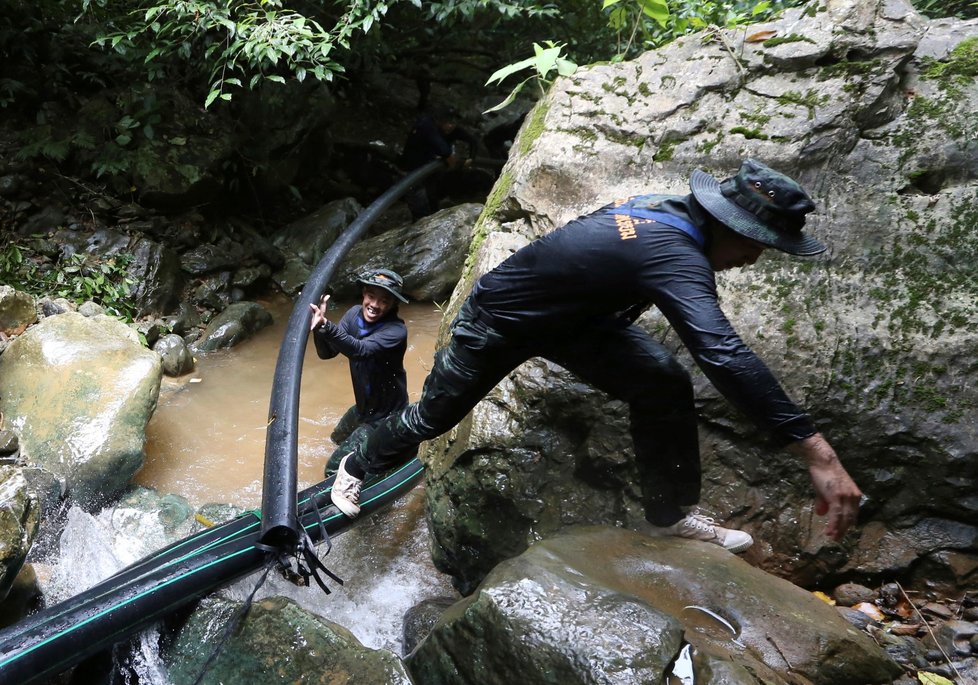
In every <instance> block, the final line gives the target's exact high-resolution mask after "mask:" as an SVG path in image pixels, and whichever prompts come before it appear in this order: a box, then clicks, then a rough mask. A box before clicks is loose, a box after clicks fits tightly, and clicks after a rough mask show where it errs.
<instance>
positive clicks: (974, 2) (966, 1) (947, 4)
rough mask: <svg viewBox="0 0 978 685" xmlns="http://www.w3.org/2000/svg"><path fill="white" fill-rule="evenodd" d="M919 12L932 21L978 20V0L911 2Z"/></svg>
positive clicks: (923, 0)
mask: <svg viewBox="0 0 978 685" xmlns="http://www.w3.org/2000/svg"><path fill="white" fill-rule="evenodd" d="M910 3H911V4H912V5H913V6H914V8H916V10H917V11H918V12H920V13H921V14H923V15H924V16H925V17H930V18H931V19H941V18H944V17H953V18H956V19H975V18H978V0H910Z"/></svg>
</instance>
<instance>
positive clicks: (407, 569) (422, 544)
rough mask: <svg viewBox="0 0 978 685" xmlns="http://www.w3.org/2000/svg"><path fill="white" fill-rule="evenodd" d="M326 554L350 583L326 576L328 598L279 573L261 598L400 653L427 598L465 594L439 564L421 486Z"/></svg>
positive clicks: (244, 586) (241, 587) (247, 588)
mask: <svg viewBox="0 0 978 685" xmlns="http://www.w3.org/2000/svg"><path fill="white" fill-rule="evenodd" d="M319 552H320V558H321V559H322V560H323V563H325V564H326V567H327V568H329V569H330V570H331V571H332V572H333V573H335V574H336V575H338V576H339V577H340V578H342V579H343V581H344V585H342V586H341V585H338V584H337V583H334V582H333V581H331V580H329V579H328V578H324V580H325V581H326V583H327V585H328V586H329V588H330V589H331V590H332V593H331V594H329V595H326V594H325V593H324V592H323V591H322V590H321V589H320V588H319V587H318V586H317V585H316V584H315V582H313V584H312V585H311V586H310V587H296V586H295V585H292V584H290V583H288V582H286V581H285V580H283V579H282V578H281V576H278V575H275V574H274V573H273V574H270V575H269V580H268V582H266V584H265V586H264V587H263V588H262V589H261V590H260V591H259V593H258V595H257V596H258V597H268V596H272V595H284V596H286V597H290V598H292V599H293V600H295V601H296V603H298V604H299V605H300V606H302V607H303V608H304V609H306V610H307V611H310V612H312V613H314V614H317V615H319V616H323V617H324V618H327V619H329V620H330V621H333V622H335V623H339V624H340V625H342V626H343V627H345V628H347V629H348V630H349V631H350V632H352V633H353V634H354V635H355V636H356V638H357V639H358V640H360V642H362V643H363V644H364V645H365V646H367V647H370V648H373V649H387V650H389V651H391V652H393V653H394V654H397V655H398V656H400V655H401V651H402V642H403V640H402V624H403V619H404V613H405V612H406V611H407V610H408V609H410V608H411V607H413V606H414V605H416V604H418V603H419V602H421V601H422V600H425V599H430V598H434V597H445V596H457V593H456V592H455V590H454V589H453V588H452V586H451V582H450V580H449V579H448V577H447V576H445V575H444V574H441V573H439V572H438V571H436V570H435V568H434V566H433V564H432V562H431V554H430V552H429V551H428V529H427V524H426V522H425V518H424V493H423V490H422V489H421V488H415V490H414V491H412V492H411V493H410V494H409V495H407V496H406V497H404V498H402V499H401V500H399V501H397V502H395V503H394V504H393V505H392V506H391V507H390V508H388V509H386V510H384V511H381V512H379V513H377V514H375V515H373V516H371V517H369V518H368V519H366V520H364V521H362V522H359V523H358V524H357V525H356V526H354V527H353V528H352V529H350V530H349V531H347V532H345V533H343V534H342V535H341V536H339V537H337V538H335V539H334V541H333V550H332V551H331V552H330V553H329V554H327V555H326V556H323V552H324V550H323V548H322V547H320V549H319ZM254 583H255V580H254V579H251V580H248V579H246V580H243V581H241V583H239V584H238V585H237V588H236V594H238V593H241V592H244V593H245V594H247V593H248V592H251V590H252V589H253V587H254Z"/></svg>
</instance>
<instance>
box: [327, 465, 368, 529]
mask: <svg viewBox="0 0 978 685" xmlns="http://www.w3.org/2000/svg"><path fill="white" fill-rule="evenodd" d="M349 458H350V455H349V454H348V455H346V456H345V457H343V460H342V461H340V468H339V470H338V471H337V472H336V480H335V481H333V489H332V491H330V493H329V498H330V499H331V500H333V504H335V505H336V508H337V509H339V510H340V511H342V512H343V513H344V514H346V515H347V516H349V517H350V518H351V519H355V518H356V517H357V516H358V515H359V514H360V488H361V487H363V481H362V480H360V479H359V478H354V477H353V476H351V475H350V474H349V473H348V472H347V470H346V460H347V459H349Z"/></svg>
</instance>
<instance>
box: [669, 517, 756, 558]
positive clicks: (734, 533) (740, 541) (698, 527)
mask: <svg viewBox="0 0 978 685" xmlns="http://www.w3.org/2000/svg"><path fill="white" fill-rule="evenodd" d="M651 528H652V530H653V531H655V532H657V533H658V534H659V535H674V536H676V537H680V538H689V539H690V540H702V541H703V542H712V543H713V544H714V545H720V546H721V547H723V548H724V549H725V550H727V551H728V552H733V553H734V554H737V553H739V552H743V551H744V550H746V549H747V548H748V547H750V546H751V545H753V544H754V538H752V537H751V536H750V535H749V534H748V533H745V532H744V531H742V530H732V529H730V528H724V527H722V526H718V525H717V524H716V522H715V521H714V520H713V519H711V518H709V517H708V516H702V515H700V514H686V518H684V519H681V520H679V521H677V522H676V523H674V524H672V525H671V526H651Z"/></svg>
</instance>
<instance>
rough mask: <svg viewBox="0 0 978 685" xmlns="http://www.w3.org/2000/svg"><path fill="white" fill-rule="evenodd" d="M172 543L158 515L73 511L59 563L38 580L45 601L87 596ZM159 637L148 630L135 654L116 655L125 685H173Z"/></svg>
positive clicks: (125, 510) (124, 509)
mask: <svg viewBox="0 0 978 685" xmlns="http://www.w3.org/2000/svg"><path fill="white" fill-rule="evenodd" d="M171 541H172V536H170V535H167V533H166V531H165V529H164V527H163V525H162V523H161V522H160V517H159V514H158V512H144V511H140V510H138V509H133V508H129V507H118V508H108V509H104V510H102V511H101V512H100V513H99V514H98V515H97V516H93V515H91V514H88V513H86V512H85V511H83V510H82V509H80V508H78V507H73V508H72V509H71V510H70V511H69V512H68V516H67V524H66V526H65V528H64V531H63V532H62V534H61V539H60V542H59V553H58V556H57V559H56V560H55V562H54V563H53V564H52V565H50V566H49V568H50V573H49V574H42V575H40V576H39V579H38V580H39V584H40V586H41V590H42V591H43V593H44V597H45V600H46V602H47V603H48V605H53V604H55V603H58V602H62V601H64V600H66V599H68V598H70V597H73V596H75V595H77V594H79V593H81V592H84V591H85V590H87V589H89V588H90V587H92V586H93V585H95V584H97V583H99V582H100V581H102V580H105V579H106V578H108V577H109V576H111V575H113V574H114V573H116V572H117V571H120V570H121V569H123V568H125V567H126V566H128V565H130V564H131V563H133V562H135V561H138V560H139V559H142V558H143V557H145V556H147V555H148V554H150V553H151V552H153V551H155V550H156V549H158V548H160V547H162V546H164V545H166V544H168V543H169V542H171ZM159 639H160V634H159V630H157V629H156V628H155V627H153V628H148V629H146V630H144V631H142V632H141V633H139V635H137V636H136V637H135V646H134V649H133V651H132V652H126V651H124V650H116V651H115V653H114V654H113V658H114V659H115V660H116V661H117V664H116V665H117V670H118V671H120V672H122V673H125V676H124V682H126V683H129V682H130V680H131V681H132V682H134V683H135V682H138V683H139V685H170V679H169V676H168V675H167V673H166V669H165V667H164V666H163V663H162V660H161V659H160V655H159ZM119 660H121V662H122V663H119Z"/></svg>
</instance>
